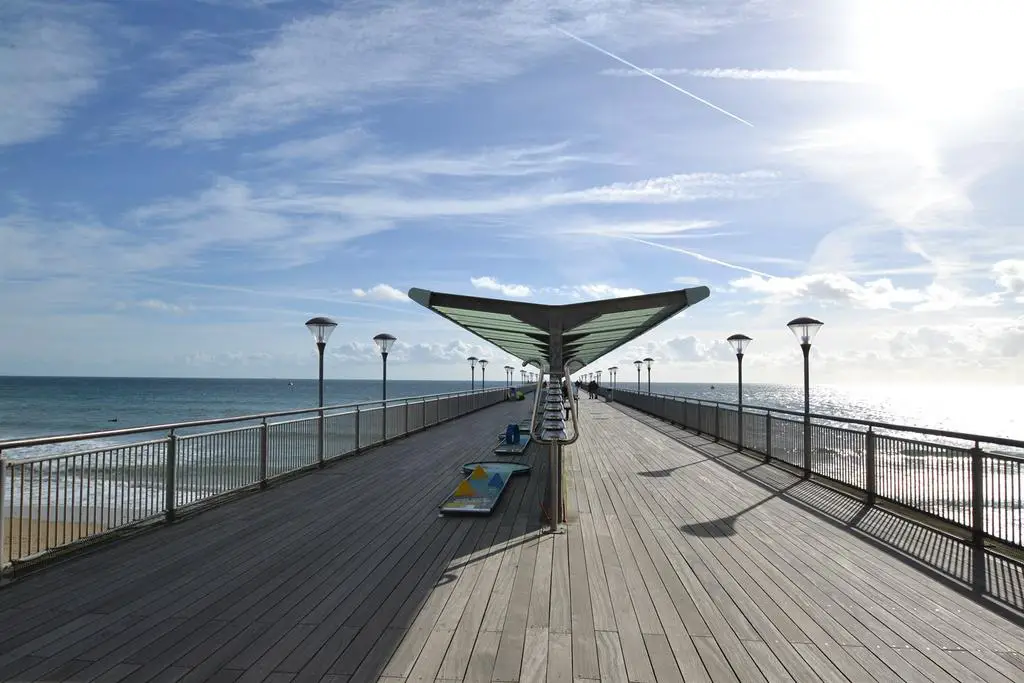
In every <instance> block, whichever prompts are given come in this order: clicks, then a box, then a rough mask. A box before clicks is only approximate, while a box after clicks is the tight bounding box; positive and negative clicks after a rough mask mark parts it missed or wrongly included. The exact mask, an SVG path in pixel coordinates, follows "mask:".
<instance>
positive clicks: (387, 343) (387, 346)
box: [373, 332, 398, 353]
mask: <svg viewBox="0 0 1024 683" xmlns="http://www.w3.org/2000/svg"><path fill="white" fill-rule="evenodd" d="M373 341H374V342H375V343H376V344H377V348H378V349H380V352H381V353H387V352H388V351H390V350H391V347H392V346H394V344H395V342H396V341H398V340H397V339H395V337H393V336H392V335H390V334H387V333H384V332H382V333H380V334H378V335H377V336H376V337H374V338H373Z"/></svg>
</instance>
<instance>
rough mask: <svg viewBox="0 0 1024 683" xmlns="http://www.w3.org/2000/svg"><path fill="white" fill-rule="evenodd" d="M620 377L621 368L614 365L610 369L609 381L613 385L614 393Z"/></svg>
mask: <svg viewBox="0 0 1024 683" xmlns="http://www.w3.org/2000/svg"><path fill="white" fill-rule="evenodd" d="M618 376H619V366H618V365H613V366H611V367H610V368H608V379H609V381H611V383H612V391H615V382H616V381H617V379H618Z"/></svg>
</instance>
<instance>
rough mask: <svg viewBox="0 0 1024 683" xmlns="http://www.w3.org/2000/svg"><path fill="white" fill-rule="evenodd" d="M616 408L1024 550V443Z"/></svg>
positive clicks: (682, 407)
mask: <svg viewBox="0 0 1024 683" xmlns="http://www.w3.org/2000/svg"><path fill="white" fill-rule="evenodd" d="M605 393H606V395H608V392H607V391H606V392H605ZM612 398H613V400H614V401H617V402H619V403H622V404H623V405H627V406H631V407H633V408H636V409H638V410H641V411H643V412H645V413H649V414H651V415H654V416H656V417H659V418H661V419H663V420H668V421H670V422H673V423H675V424H678V425H681V426H682V427H685V428H686V429H692V430H695V431H697V432H700V433H702V434H706V435H709V436H712V437H714V438H715V439H716V440H719V441H724V442H727V443H729V444H732V445H734V446H737V447H739V448H741V449H743V450H746V451H750V452H753V453H757V454H760V455H761V456H763V457H764V459H765V461H766V462H772V461H781V462H784V463H787V464H788V465H791V466H793V467H796V468H799V469H802V470H803V472H804V475H805V476H810V475H816V476H818V477H823V478H825V479H828V480H832V481H834V482H837V483H839V484H843V485H845V486H848V487H851V488H854V489H856V490H858V491H860V492H862V493H863V494H864V496H865V498H866V500H867V502H869V503H874V502H876V501H877V500H883V501H890V502H892V503H896V504H898V505H901V506H903V507H905V508H909V509H911V510H914V511H916V512H920V513H923V514H925V515H929V516H931V517H933V518H936V519H939V520H942V521H944V522H947V523H949V524H953V525H955V526H957V527H960V528H963V529H965V530H967V531H969V532H970V533H971V535H972V539H973V542H974V543H975V545H978V546H981V545H983V544H984V543H985V539H994V540H997V541H999V542H1002V543H1005V544H1008V545H1012V546H1016V547H1018V548H1019V547H1024V517H1022V508H1024V441H1015V440H1012V439H1004V438H998V437H989V436H981V435H977V434H963V433H958V432H948V431H942V430H937V429H924V428H918V427H909V426H905V425H894V424H886V423H881V422H872V421H869V420H859V419H853V418H845V417H836V416H831V415H817V414H811V415H809V416H807V415H805V414H804V413H802V412H797V411H792V410H782V409H776V408H764V407H758V406H746V405H744V406H743V407H742V409H741V408H740V406H738V405H736V404H731V403H720V402H715V401H705V400H698V399H692V398H685V397H680V396H671V395H665V394H649V393H643V392H636V391H630V390H623V389H616V390H615V391H614V393H613V394H612ZM805 429H809V430H810V439H809V443H810V448H809V449H807V448H806V447H805V440H804V433H805Z"/></svg>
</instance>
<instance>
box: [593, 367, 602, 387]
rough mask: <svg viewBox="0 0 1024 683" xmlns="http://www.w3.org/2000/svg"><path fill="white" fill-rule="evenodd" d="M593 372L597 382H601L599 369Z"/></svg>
mask: <svg viewBox="0 0 1024 683" xmlns="http://www.w3.org/2000/svg"><path fill="white" fill-rule="evenodd" d="M594 374H595V375H597V383H598V384H600V383H601V371H600V370H598V371H597V372H595V373H594Z"/></svg>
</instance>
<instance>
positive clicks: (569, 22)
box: [0, 0, 1024, 385]
mask: <svg viewBox="0 0 1024 683" xmlns="http://www.w3.org/2000/svg"><path fill="white" fill-rule="evenodd" d="M1022 21H1024V3H1021V2H1019V1H1018V0H973V1H969V2H962V1H954V0H927V1H925V0H901V1H900V2H898V3H892V2H883V1H882V0H849V1H839V0H815V1H811V0H802V1H790V2H787V1H784V0H718V1H717V2H714V3H707V2H689V1H687V0H667V1H665V2H658V1H655V0H650V1H640V0H636V1H633V0H584V1H581V0H574V1H572V2H569V1H568V0H545V1H543V2H541V1H540V0H508V1H507V2H500V3H498V2H495V3H480V2H478V1H477V0H469V1H462V0H444V1H441V0H433V1H416V0H410V1H397V2H359V1H353V0H349V1H346V2H341V1H338V2H333V1H330V0H173V1H172V0H117V1H116V2H115V1H113V0H110V1H106V2H104V1H102V0H83V1H78V2H74V3H69V2H62V1H56V2H44V1H37V0H4V1H3V2H2V3H0V102H3V103H4V106H3V107H0V321H2V322H0V374H9V375H10V374H13V375H17V374H28V375H35V374H38V375H87V376H96V375H103V376H106V375H114V376H116V375H140V376H180V377H291V378H300V377H308V376H315V373H316V361H315V350H314V346H313V340H312V338H311V337H310V335H309V333H308V332H307V331H306V329H305V328H304V326H303V323H304V322H305V321H306V319H307V318H309V317H312V316H315V315H327V316H331V317H332V318H334V319H335V320H337V321H338V323H339V327H338V329H337V330H336V331H335V333H334V335H333V336H332V337H331V339H330V343H329V345H328V349H327V358H326V362H325V365H326V370H325V372H326V375H327V377H329V378H373V377H377V376H379V371H380V358H379V355H378V354H377V352H376V349H375V348H374V346H373V342H372V337H373V336H374V335H375V334H377V333H379V332H387V333H390V334H393V335H395V336H396V337H397V338H398V342H397V344H396V346H395V348H394V349H393V350H392V353H391V357H390V359H389V365H388V370H389V377H392V378H396V379H397V378H400V379H452V378H457V377H461V376H463V375H468V373H469V368H468V364H467V363H466V357H467V356H470V355H474V356H478V357H482V358H487V359H488V360H490V361H491V368H490V369H491V372H490V373H489V377H494V376H498V377H501V370H500V368H501V366H503V365H504V364H506V363H508V362H509V361H510V360H512V359H511V358H509V357H508V356H506V355H505V354H504V353H503V352H501V351H500V350H498V349H496V348H494V347H493V346H490V345H489V344H487V343H486V342H483V341H482V340H479V339H477V338H475V337H473V336H472V335H470V334H469V333H467V332H463V331H462V330H460V329H459V328H456V327H455V326H453V325H452V324H450V323H448V322H447V321H445V320H444V319H442V318H440V317H438V316H436V315H435V314H433V313H431V312H430V311H427V310H426V309H424V308H422V307H420V306H418V305H417V304H414V303H413V302H411V301H410V300H409V299H408V297H407V295H406V292H407V291H408V290H409V288H410V287H421V288H424V289H430V290H434V291H442V292H453V293H462V294H474V295H480V296H494V297H502V298H518V299H522V300H526V301H537V302H543V303H570V302H573V301H583V300H589V299H599V298H607V297H613V296H622V295H628V294H636V293H640V292H645V293H648V292H658V291H665V290H670V289H678V288H682V287H690V286H695V285H706V286H708V287H709V288H710V289H711V296H710V297H709V298H708V299H707V300H705V301H703V302H701V303H700V304H698V305H697V306H695V307H693V308H692V309H690V310H688V311H687V312H685V313H684V314H682V315H679V316H677V317H675V318H673V319H672V320H670V321H669V322H667V323H665V324H664V325H662V326H661V327H659V328H657V329H655V330H653V331H651V332H650V333H648V334H646V335H644V336H643V337H641V338H639V339H637V340H636V341H635V342H634V343H631V344H629V345H628V346H626V347H623V348H622V349H620V350H618V351H616V352H614V353H612V354H610V355H609V356H607V357H606V358H604V359H601V360H600V361H598V362H597V363H596V364H595V365H594V366H592V367H591V368H589V369H590V370H595V369H605V368H607V367H609V366H612V365H619V366H624V367H629V366H630V363H631V362H632V361H633V360H635V359H637V358H643V357H645V356H651V357H653V358H655V365H654V368H653V370H652V373H653V378H654V381H656V382H657V381H673V382H678V381H697V382H705V381H710V382H715V381H720V382H726V381H730V380H731V379H732V378H733V377H734V376H735V366H736V362H735V357H734V356H733V353H732V350H731V349H730V348H729V346H728V344H726V342H725V341H724V340H725V338H726V337H728V336H729V335H730V334H733V333H743V334H747V335H749V336H750V337H752V338H753V339H754V341H753V343H752V344H751V346H750V348H749V349H748V350H747V353H746V356H745V359H744V379H745V381H748V382H783V383H793V384H796V383H799V382H801V381H802V368H801V352H800V349H799V346H798V343H797V341H796V339H795V338H794V337H793V335H792V334H791V333H790V332H789V331H788V330H787V328H786V323H787V322H788V321H789V320H791V319H792V318H795V317H798V316H812V317H815V318H818V319H819V320H821V321H822V322H824V327H823V328H822V330H821V332H820V333H819V334H818V336H817V338H816V339H815V343H814V347H813V350H812V354H811V359H812V365H813V369H812V372H813V374H814V377H815V380H817V381H820V382H828V383H832V384H847V383H849V384H854V383H894V384H895V383H901V384H925V383H926V384H934V383H941V384H983V385H984V384H1016V383H1019V382H1020V381H1021V380H1024V370H1022V367H1024V363H1022V362H1021V361H1022V360H1024V240H1021V239H1020V237H1019V235H1020V231H1021V230H1022V229H1024V228H1022V226H1024V202H1022V201H1021V200H1020V199H1019V198H1018V197H1019V196H1020V195H1019V194H1018V193H1019V188H1020V187H1021V184H1022V181H1024V154H1022V152H1024V126H1022V125H1021V121H1022V120H1024V119H1022V116H1021V114H1022V113H1024V70H1022V69H1020V68H1019V65H1020V64H1022V63H1024V43H1022V42H1021V41H1020V40H1019V36H1018V33H1019V31H1018V28H1017V27H1019V26H1020V25H1021V22H1022ZM515 364H516V365H517V366H518V363H515ZM628 374H629V373H628V372H626V371H620V375H621V376H622V377H626V376H627V375H628Z"/></svg>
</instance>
